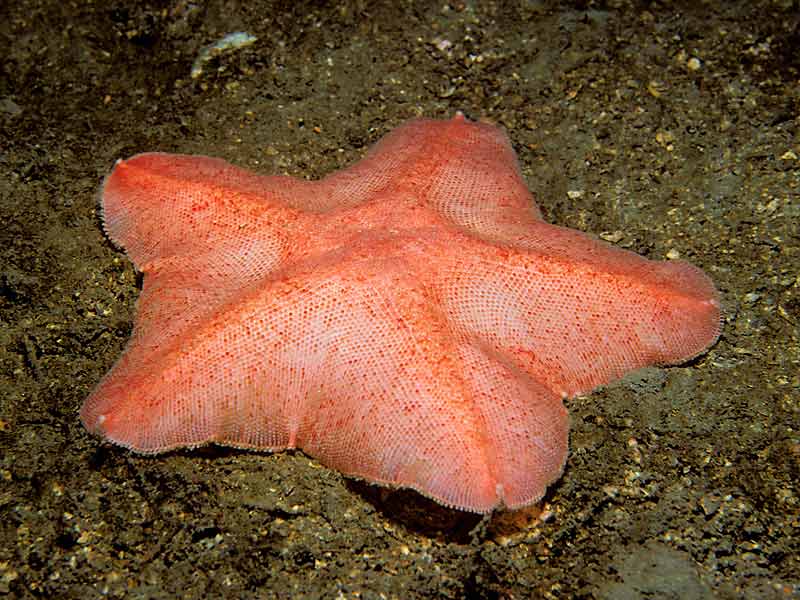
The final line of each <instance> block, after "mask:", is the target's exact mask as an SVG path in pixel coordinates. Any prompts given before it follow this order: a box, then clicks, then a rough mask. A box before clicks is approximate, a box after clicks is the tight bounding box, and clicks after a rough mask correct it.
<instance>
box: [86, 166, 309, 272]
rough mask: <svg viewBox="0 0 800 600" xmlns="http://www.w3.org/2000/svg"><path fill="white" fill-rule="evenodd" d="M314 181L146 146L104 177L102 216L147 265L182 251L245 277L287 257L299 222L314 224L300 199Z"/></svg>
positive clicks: (211, 268)
mask: <svg viewBox="0 0 800 600" xmlns="http://www.w3.org/2000/svg"><path fill="white" fill-rule="evenodd" d="M313 185H314V184H312V183H309V182H305V181H302V180H298V179H294V178H292V177H279V176H272V177H265V176H260V175H256V174H254V173H251V172H250V171H246V170H244V169H240V168H238V167H235V166H233V165H231V164H229V163H227V162H225V161H224V160H220V159H217V158H209V157H205V156H186V155H180V154H161V153H149V154H139V155H137V156H134V157H132V158H130V159H128V160H125V161H119V162H118V163H117V165H116V166H115V168H114V170H113V171H112V172H111V174H110V175H109V176H108V177H107V178H106V180H105V182H104V183H103V187H102V190H101V195H102V205H103V222H104V226H105V229H106V232H107V233H108V235H109V237H110V238H111V239H112V240H113V241H114V243H116V244H118V245H119V246H122V247H124V248H125V251H126V252H127V254H128V256H129V257H130V259H131V260H132V261H133V262H134V264H135V265H136V267H137V268H138V269H140V270H143V271H144V270H146V269H147V267H148V265H151V264H153V263H157V262H160V261H165V260H167V261H168V260H171V259H175V258H176V257H178V258H179V260H180V261H181V262H182V264H183V265H184V266H185V267H187V269H194V270H196V271H197V272H203V273H209V274H210V275H212V276H218V277H219V278H223V279H225V278H227V279H229V280H231V281H232V283H233V284H234V285H240V284H241V283H242V281H243V280H246V279H248V278H250V279H252V278H256V279H257V278H259V277H261V276H263V274H264V272H267V271H269V270H272V269H274V268H275V266H276V264H277V263H278V262H279V261H280V260H281V259H282V258H284V256H285V254H286V253H287V252H288V251H289V242H288V240H289V239H290V238H291V236H292V234H293V233H295V229H296V228H297V227H298V226H299V225H300V224H301V223H302V224H304V225H308V223H307V222H306V221H304V219H303V217H304V215H303V213H302V211H300V210H299V209H298V208H297V207H296V206H294V205H293V203H295V202H296V201H298V199H302V198H305V197H308V196H313V194H314V192H313ZM300 203H301V202H300Z"/></svg>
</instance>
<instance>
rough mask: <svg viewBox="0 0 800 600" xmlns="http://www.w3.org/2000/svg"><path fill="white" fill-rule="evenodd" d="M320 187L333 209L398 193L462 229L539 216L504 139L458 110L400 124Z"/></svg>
mask: <svg viewBox="0 0 800 600" xmlns="http://www.w3.org/2000/svg"><path fill="white" fill-rule="evenodd" d="M319 191H320V196H319V198H318V199H317V202H319V203H320V206H323V205H324V206H325V207H327V208H330V207H336V208H339V209H341V208H345V207H350V206H355V205H358V204H364V203H367V202H370V201H378V202H380V201H382V200H383V198H385V197H386V196H387V194H388V195H390V196H398V195H404V194H405V195H407V196H409V197H411V198H415V199H418V201H419V202H421V203H422V204H424V205H426V206H428V207H429V208H433V209H435V210H437V211H438V212H440V213H441V214H442V215H444V216H445V217H446V218H448V219H449V220H450V221H451V222H453V223H455V224H457V225H459V226H462V227H465V228H467V229H469V230H473V229H474V230H481V229H482V228H485V227H500V226H502V225H503V224H507V223H511V222H519V221H524V222H528V221H529V220H538V219H539V218H540V213H539V209H538V208H537V207H536V203H535V202H534V200H533V196H532V195H531V193H530V191H529V190H528V188H527V186H526V184H525V181H524V179H523V178H522V174H521V173H520V170H519V164H518V161H517V158H516V155H515V154H514V150H513V148H512V147H511V142H510V141H509V139H508V136H507V135H506V134H505V132H504V131H503V130H501V129H499V128H497V127H493V126H491V125H488V124H486V123H474V122H470V121H467V120H466V119H465V118H464V117H463V115H456V116H455V117H454V118H452V119H449V120H447V121H438V120H432V119H414V120H412V121H409V122H408V123H405V124H403V125H402V126H400V127H398V128H397V129H395V130H393V131H391V132H390V133H389V134H387V135H386V136H385V137H383V138H382V139H381V140H380V141H379V142H378V143H377V144H375V146H374V147H373V148H372V149H371V150H370V151H369V152H368V153H367V155H366V156H365V157H364V158H363V159H362V160H361V161H359V162H357V163H356V164H354V165H353V166H351V167H349V168H347V169H344V170H343V171H339V172H337V173H334V174H332V175H329V176H328V177H325V178H324V179H322V180H321V181H320V182H319Z"/></svg>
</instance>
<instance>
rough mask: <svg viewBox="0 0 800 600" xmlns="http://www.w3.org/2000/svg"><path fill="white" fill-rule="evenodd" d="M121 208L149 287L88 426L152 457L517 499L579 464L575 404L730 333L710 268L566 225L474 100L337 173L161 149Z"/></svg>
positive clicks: (122, 179) (112, 223)
mask: <svg viewBox="0 0 800 600" xmlns="http://www.w3.org/2000/svg"><path fill="white" fill-rule="evenodd" d="M103 210H104V215H105V226H106V230H107V232H108V235H109V236H110V237H111V238H112V239H113V240H114V241H115V242H116V243H118V244H120V245H121V246H123V247H125V249H126V250H127V252H128V256H130V258H131V260H132V261H133V262H134V263H135V265H136V267H137V268H138V269H140V270H141V271H143V272H144V274H145V279H144V289H143V290H142V294H141V297H140V298H139V303H138V314H137V316H136V322H135V327H134V331H133V336H132V338H131V340H130V342H129V343H128V346H127V348H126V350H125V353H124V354H123V355H122V357H121V358H120V360H119V361H118V362H117V364H116V365H114V368H113V369H112V370H111V371H110V373H108V375H106V377H105V378H104V379H103V380H102V382H101V383H100V384H99V385H98V387H97V389H95V390H94V392H93V393H92V394H91V395H90V396H89V398H88V399H87V400H86V402H85V404H84V405H83V408H82V410H81V418H82V419H83V422H84V424H85V425H86V427H87V428H88V429H89V430H91V431H93V432H97V433H99V434H102V435H103V436H104V437H106V438H107V439H109V440H111V441H113V442H115V443H117V444H121V445H123V446H126V447H128V448H131V449H133V450H135V451H137V452H144V453H155V452H163V451H165V450H169V449H171V448H178V447H181V446H198V445H201V444H206V443H210V442H214V443H217V444H225V445H229V446H237V447H243V448H255V449H260V450H269V451H277V450H282V449H285V448H301V449H302V450H304V451H305V452H306V453H307V454H309V455H311V456H314V457H316V458H317V459H319V460H320V462H322V463H323V464H325V465H328V466H329V467H332V468H335V469H339V470H340V471H342V472H343V473H346V474H348V475H352V476H356V477H361V478H364V479H367V480H370V481H373V482H377V483H381V484H387V485H392V486H400V487H409V488H413V489H415V490H418V491H419V492H421V493H422V494H425V495H426V496H430V497H431V498H433V499H435V500H437V501H438V502H441V503H442V504H446V505H449V506H453V507H457V508H460V509H464V510H469V511H475V512H486V511H490V510H492V509H493V508H496V507H498V506H503V505H504V506H506V507H509V508H515V507H520V506H524V505H527V504H531V503H533V502H536V501H537V500H538V499H539V498H541V496H542V495H543V494H544V492H545V489H546V488H547V486H548V485H549V484H551V483H552V482H553V481H554V480H555V479H557V478H558V477H559V475H560V474H561V472H562V469H563V466H564V462H565V459H566V454H567V437H568V436H567V434H568V420H567V413H566V410H565V408H564V405H563V403H562V398H564V397H568V396H573V395H575V394H577V393H579V392H587V391H589V390H591V389H592V388H594V387H596V386H598V385H600V384H603V383H606V382H609V381H612V380H614V379H617V378H619V377H620V376H622V375H623V374H624V373H626V372H627V371H630V370H632V369H636V368H639V367H642V366H645V365H650V364H667V363H676V362H680V361H684V360H687V359H689V358H691V357H693V356H695V355H697V354H698V353H700V352H702V351H703V350H704V349H705V348H707V347H708V346H709V345H710V344H711V343H712V342H713V341H714V340H715V339H716V338H717V336H718V334H719V330H720V308H719V302H718V295H717V292H716V290H715V289H714V286H713V284H712V283H711V281H710V280H709V278H708V277H706V276H705V275H704V274H703V273H702V271H700V270H699V269H697V268H695V267H693V266H691V265H689V264H687V263H684V262H677V261H676V262H654V261H649V260H646V259H644V258H642V257H640V256H637V255H635V254H633V253H631V252H627V251H624V250H619V249H617V248H614V247H612V246H610V245H609V244H606V243H603V242H601V241H599V240H596V239H595V238H593V237H590V236H588V235H586V234H583V233H581V232H578V231H573V230H570V229H564V228H561V227H556V226H554V225H548V224H547V223H545V222H544V221H542V220H541V217H540V214H539V211H538V209H537V208H536V205H535V203H534V201H533V198H532V196H531V194H530V192H529V191H528V189H527V188H526V186H525V183H524V181H523V179H522V177H521V175H520V172H519V168H518V166H517V160H516V156H515V154H514V151H513V150H512V148H511V145H510V143H509V141H508V138H507V137H506V135H505V134H504V133H503V132H502V131H501V130H500V129H498V128H496V127H493V126H491V125H488V124H484V123H473V122H470V121H468V120H466V119H465V118H464V117H463V116H462V115H460V114H459V115H457V116H456V117H455V118H453V119H451V120H448V121H432V120H423V119H420V120H415V121H411V122H409V123H407V124H405V125H403V126H402V127H400V128H398V129H397V130H395V131H394V132H392V133H391V134H389V135H387V136H386V137H385V138H384V139H383V140H382V141H381V142H380V143H378V144H377V146H375V148H373V149H372V151H371V152H370V153H369V154H368V155H367V157H366V158H364V159H363V160H362V161H360V162H359V163H357V164H355V165H353V166H352V167H350V168H348V169H345V170H344V171H341V172H339V173H336V174H333V175H330V176H328V177H326V178H324V179H322V180H321V181H318V182H308V181H302V180H298V179H293V178H290V177H264V176H260V175H256V174H254V173H251V172H249V171H245V170H242V169H239V168H236V167H234V166H232V165H230V164H228V163H226V162H224V161H222V160H218V159H214V158H206V157H193V156H180V155H169V154H141V155H139V156H135V157H133V158H131V159H129V160H127V161H121V162H119V163H118V164H117V166H116V167H115V169H114V171H113V172H112V173H111V175H109V177H108V179H107V180H106V182H105V184H104V187H103Z"/></svg>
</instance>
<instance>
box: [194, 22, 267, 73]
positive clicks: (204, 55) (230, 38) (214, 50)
mask: <svg viewBox="0 0 800 600" xmlns="http://www.w3.org/2000/svg"><path fill="white" fill-rule="evenodd" d="M257 39H258V38H257V37H255V36H253V35H250V34H249V33H247V32H246V31H234V32H233V33H229V34H228V35H226V36H225V37H223V38H221V39H220V40H218V41H216V42H214V43H213V44H209V45H208V46H205V47H204V48H203V49H202V50H200V54H198V55H197V58H196V59H195V61H194V63H193V64H192V70H191V76H192V79H197V78H198V77H200V76H201V75H202V74H203V67H204V65H205V64H206V63H207V62H208V61H209V60H211V59H212V58H214V57H215V56H219V55H220V54H222V53H223V52H229V51H231V50H238V49H239V48H244V47H245V46H249V45H250V44H252V43H253V42H255V41H256V40H257Z"/></svg>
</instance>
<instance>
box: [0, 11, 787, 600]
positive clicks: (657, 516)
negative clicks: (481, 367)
mask: <svg viewBox="0 0 800 600" xmlns="http://www.w3.org/2000/svg"><path fill="white" fill-rule="evenodd" d="M136 4H138V6H139V7H138V8H132V6H133V5H134V3H132V2H110V3H104V2H94V3H92V2H63V1H41V2H37V1H35V0H28V1H21V2H14V3H12V2H7V3H3V5H2V7H0V44H2V45H1V46H0V50H1V51H2V53H1V54H2V57H3V63H2V72H1V75H0V436H1V437H0V595H5V596H6V597H14V598H28V597H43V598H77V597H80V598H94V597H100V596H101V595H103V596H109V597H114V598H176V597H180V598H206V597H241V598H301V597H302V598H402V599H413V598H529V597H534V598H598V599H601V598H602V599H625V600H627V599H639V598H642V599H643V598H648V599H654V598H681V599H691V598H754V599H755V598H759V599H762V598H763V599H770V598H789V597H797V595H798V594H800V587H798V586H799V585H800V576H799V575H798V572H800V565H798V558H797V556H798V550H799V548H798V546H800V542H799V541H798V540H800V516H799V514H798V513H799V511H798V509H799V507H800V499H799V498H798V490H797V481H798V479H799V478H800V468H799V467H800V439H798V438H799V434H798V431H797V430H798V425H797V424H798V411H799V410H800V406H799V403H800V400H798V398H800V380H799V379H798V362H799V361H800V341H798V337H799V336H798V324H799V323H800V297H799V296H798V287H799V284H798V265H800V235H798V225H797V223H798V217H800V159H799V158H798V157H800V141H799V140H800V131H798V130H799V129H800V58H798V57H800V50H798V49H799V48H800V25H799V23H800V4H799V3H798V2H797V1H792V0H774V1H768V0H760V1H755V2H732V3H721V2H720V3H716V2H701V1H693V2H658V3H652V5H647V7H645V6H644V5H643V4H640V3H633V2H623V1H611V0H610V1H609V2H596V3H595V2H586V1H584V2H580V1H575V2H561V3H556V2H521V1H520V2H507V3H493V2H467V3H462V2H453V3H451V4H446V3H444V2H417V3H412V2H378V3H368V2H351V3H345V4H341V5H337V6H332V7H330V8H325V7H320V6H319V5H321V4H322V3H313V2H309V3H281V2H275V3H269V2H264V1H260V0H256V1H252V2H242V3H228V2H226V3H223V2H209V3H189V2H185V1H179V0H172V1H166V0H165V1H159V2H139V3H136ZM201 4H205V5H204V6H201ZM718 4H719V5H724V6H725V8H720V7H719V6H717V5H718ZM290 5H296V7H295V8H293V9H287V8H286V7H287V6H290ZM235 31H246V32H248V33H249V34H251V35H253V36H255V37H257V38H258V40H257V41H256V42H255V43H253V44H251V45H249V46H247V47H242V48H239V49H235V50H231V51H229V52H225V53H222V54H220V55H217V56H210V60H209V61H207V62H204V63H202V64H200V66H201V67H202V72H201V73H200V74H199V76H198V77H196V78H192V77H191V76H190V70H191V68H192V64H193V63H194V62H195V60H196V59H197V57H198V56H199V55H200V53H201V51H202V49H203V48H204V47H205V46H207V45H208V44H211V43H213V42H215V41H216V40H219V39H221V38H222V37H223V36H225V35H226V34H228V33H231V32H235ZM456 110H462V111H464V112H466V113H467V114H468V115H470V116H472V117H485V118H488V119H491V120H492V121H494V122H495V123H498V124H500V125H502V126H504V127H505V128H506V129H507V130H508V132H509V135H510V137H511V139H512V141H513V143H514V146H515V148H516V150H517V152H518V153H519V156H520V160H521V163H522V165H523V170H524V174H525V176H526V178H527V180H528V182H529V184H530V186H531V188H532V190H533V191H534V194H535V195H536V197H537V200H538V202H539V204H540V206H541V208H542V210H543V212H544V214H545V216H546V218H547V220H549V221H551V222H555V223H558V224H562V225H566V226H570V227H574V228H578V229H581V230H584V231H588V232H592V233H595V234H597V235H600V236H601V237H603V238H604V239H607V240H610V241H613V242H614V243H615V244H617V245H619V246H620V247H623V248H628V249H631V250H634V251H636V252H638V253H641V254H643V255H646V256H648V257H650V258H654V259H663V258H667V257H669V258H674V257H677V256H680V257H681V258H684V259H687V260H689V261H691V262H693V263H694V264H696V265H698V266H700V267H701V268H703V269H704V270H705V271H706V272H707V273H708V274H709V275H710V276H711V277H712V278H713V279H714V280H715V282H716V284H717V285H718V287H719V289H720V290H721V292H722V295H723V305H724V313H725V323H724V331H723V335H722V338H721V340H720V341H719V342H718V343H717V345H716V346H715V347H714V348H712V349H711V350H710V351H709V352H708V353H707V354H705V355H704V356H701V357H700V358H698V359H696V360H694V361H692V362H691V363H690V364H686V365H682V366H679V367H670V368H664V369H661V368H652V369H647V370H645V371H642V372H639V373H636V374H634V375H632V376H629V377H628V378H626V379H625V380H624V381H622V382H620V383H618V384H615V385H613V386H609V387H607V388H605V389H601V390H598V391H596V392H595V393H593V394H591V395H590V396H587V397H579V398H575V399H573V400H571V401H569V402H568V407H569V410H570V413H571V417H572V426H573V429H572V435H571V440H570V458H569V462H568V466H567V470H566V473H565V475H564V477H563V478H562V479H561V480H560V481H559V482H558V483H557V484H556V485H555V486H553V487H552V489H551V490H550V491H549V493H548V495H547V497H546V503H545V506H544V513H543V516H544V518H543V519H536V518H535V514H534V511H530V512H527V513H513V514H505V515H499V516H495V517H493V518H492V519H491V521H489V522H488V523H479V519H478V518H477V517H475V516H473V515H467V514H463V513H458V512H454V511H449V510H446V509H441V508H439V507H437V506H436V505H435V504H433V503H431V502H428V501H426V500H424V499H422V498H420V497H419V496H417V495H416V494H413V493H410V492H396V493H389V492H386V491H384V490H380V489H377V488H375V487H372V486H369V485H367V484H363V483H359V482H353V481H351V480H348V479H345V478H343V477H342V476H340V475H339V474H338V473H335V472H332V471H329V470H327V469H325V468H324V467H321V466H320V465H319V464H318V463H316V462H314V461H313V460H311V459H309V458H308V457H306V456H304V455H303V454H302V453H282V454H277V455H273V456H270V455H264V454H257V453H248V452H238V451H231V450H225V449H219V448H208V449H201V450H196V451H191V452H190V451H186V452H176V453H172V454H169V455H165V456H159V457H151V458H147V457H139V456H135V455H132V454H130V453H129V452H127V451H125V450H123V449H120V448H116V447H111V446H109V445H107V444H105V443H103V442H101V441H100V440H99V439H97V438H94V437H92V436H90V435H89V434H88V433H87V432H86V431H85V430H84V429H83V427H82V426H81V424H80V422H79V420H78V416H77V411H78V408H79V407H80V404H81V402H82V400H83V399H84V397H85V396H86V395H87V394H88V393H89V391H90V390H91V389H92V387H93V386H94V385H95V384H96V383H97V382H98V381H99V379H100V378H101V377H102V375H103V374H104V373H105V372H106V371H107V370H108V368H109V367H110V366H111V365H112V364H113V362H114V361H115V359H116V358H117V357H118V356H119V354H120V352H121V350H122V348H123V346H124V344H125V341H126V339H127V337H128V335H129V334H130V331H131V322H132V315H133V312H134V307H135V300H136V297H137V294H138V289H139V287H138V286H140V284H141V281H140V277H139V276H137V274H136V273H135V271H134V270H133V268H132V266H131V264H130V263H129V262H128V261H127V259H126V258H125V256H124V254H123V253H122V252H120V251H119V250H118V249H115V248H114V247H113V246H112V245H111V244H110V243H109V242H108V240H106V239H105V238H104V236H103V234H102V230H101V227H100V219H99V215H98V211H97V205H96V201H97V197H96V193H97V189H98V186H99V183H100V181H101V179H102V177H103V176H104V175H105V174H106V173H107V172H108V171H109V169H110V168H111V166H112V165H113V163H114V160H116V159H118V158H122V157H126V156H129V155H132V154H135V153H137V152H141V151H147V150H160V151H171V152H186V153H202V154H211V155H215V156H219V157H222V158H225V159H227V160H230V161H232V162H234V163H236V164H238V165H240V166H244V167H249V168H253V169H255V170H258V171H260V172H263V173H286V174H292V175H297V176H303V177H309V178H316V177H320V176H322V175H324V174H326V173H328V172H330V171H331V170H334V169H337V168H340V167H342V166H345V165H347V164H349V163H351V162H353V161H354V160H356V159H358V158H359V157H360V156H362V155H363V153H364V152H365V150H366V149H367V148H368V146H369V145H370V144H371V143H373V142H374V141H376V140H377V139H378V138H380V137H381V136H382V135H383V134H384V133H386V132H387V131H389V130H390V129H392V128H393V127H395V126H396V125H398V124H399V123H401V122H403V121H404V120H406V119H409V118H411V117H414V116H418V115H425V116H430V117H448V116H452V115H453V113H454V112H455V111H456ZM793 595H794V596H793Z"/></svg>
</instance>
